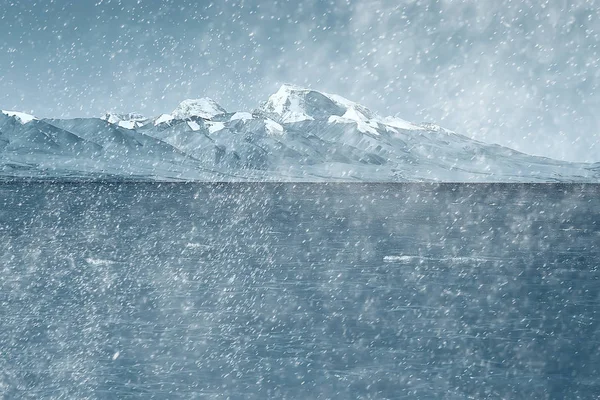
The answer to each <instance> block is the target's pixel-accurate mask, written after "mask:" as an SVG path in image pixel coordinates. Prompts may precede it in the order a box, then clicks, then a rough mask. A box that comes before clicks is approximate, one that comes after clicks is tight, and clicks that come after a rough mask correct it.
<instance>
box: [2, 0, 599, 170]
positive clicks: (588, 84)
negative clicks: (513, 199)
mask: <svg viewBox="0 0 600 400" xmlns="http://www.w3.org/2000/svg"><path fill="white" fill-rule="evenodd" d="M599 10H600V0H547V1H544V0H462V1H457V0H289V1H287V0H274V1H260V0H214V1H202V0H199V1H193V0H161V1H158V0H0V108H2V109H9V110H18V111H24V112H29V113H32V114H34V115H36V116H38V117H83V116H101V115H102V114H103V113H104V112H106V111H116V112H140V113H142V114H145V115H147V116H154V115H158V114H161V113H163V112H170V111H172V110H173V109H174V108H175V107H176V106H177V105H178V103H179V102H180V101H182V100H184V99H188V98H200V97H211V98H213V99H214V100H216V101H217V102H218V103H219V104H221V105H222V106H223V107H225V108H226V109H227V110H229V111H237V110H251V109H254V108H256V107H258V106H259V105H260V103H261V102H262V101H265V100H266V99H267V98H268V96H269V95H270V94H272V93H274V92H276V91H277V89H278V88H279V86H280V85H281V84H283V83H292V84H296V85H299V86H305V87H310V88H312V89H315V90H320V91H323V92H327V93H336V94H339V95H341V96H344V97H346V98H348V99H350V100H353V101H356V102H359V103H361V104H363V105H364V106H366V107H368V108H370V109H371V110H373V111H375V112H377V113H379V114H381V115H396V116H398V117H401V118H403V119H406V120H409V121H413V122H434V123H437V124H439V125H441V126H443V127H445V128H448V129H451V130H454V131H456V132H458V133H461V134H464V135H466V136H469V137H472V138H474V139H477V140H480V141H484V142H490V143H498V144H501V145H504V146H508V147H512V148H514V149H516V150H519V151H522V152H526V153H530V154H535V155H541V156H546V157H552V158H556V159H561V160H569V161H581V162H599V161H600V151H599V150H600V132H599V127H600V90H599V89H600V61H599V60H600V15H599V14H600V11H599Z"/></svg>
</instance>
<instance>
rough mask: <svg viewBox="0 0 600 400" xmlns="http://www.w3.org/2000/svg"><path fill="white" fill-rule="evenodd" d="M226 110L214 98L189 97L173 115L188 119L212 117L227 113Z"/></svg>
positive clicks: (176, 117) (177, 117)
mask: <svg viewBox="0 0 600 400" xmlns="http://www.w3.org/2000/svg"><path fill="white" fill-rule="evenodd" d="M226 112H227V111H225V109H224V108H223V107H221V106H220V105H219V104H218V103H217V102H216V101H214V100H213V99H210V98H208V97H203V98H200V99H188V100H184V101H182V102H181V103H180V104H179V106H177V108H176V109H175V110H174V111H173V112H172V113H171V115H172V116H173V117H174V118H175V119H186V118H190V117H200V118H204V119H211V118H213V117H214V116H216V115H219V114H225V113H226Z"/></svg>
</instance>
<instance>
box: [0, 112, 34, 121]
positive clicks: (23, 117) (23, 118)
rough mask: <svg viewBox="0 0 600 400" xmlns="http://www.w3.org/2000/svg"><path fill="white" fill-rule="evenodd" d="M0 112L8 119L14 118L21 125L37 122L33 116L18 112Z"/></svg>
mask: <svg viewBox="0 0 600 400" xmlns="http://www.w3.org/2000/svg"><path fill="white" fill-rule="evenodd" d="M0 112H2V114H4V115H8V116H9V117H15V118H16V119H17V120H18V121H19V122H20V123H22V124H26V123H28V122H31V121H33V120H37V118H36V117H34V116H33V115H29V114H25V113H22V112H19V111H7V110H0Z"/></svg>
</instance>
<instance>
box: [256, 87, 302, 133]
mask: <svg viewBox="0 0 600 400" xmlns="http://www.w3.org/2000/svg"><path fill="white" fill-rule="evenodd" d="M309 92H310V89H304V88H301V87H298V86H294V85H289V84H285V85H282V86H281V87H280V88H279V90H278V91H277V93H275V94H272V95H271V96H270V97H269V100H267V103H266V104H265V106H264V109H265V110H266V111H269V112H273V113H275V114H277V115H279V116H280V117H281V118H280V119H281V122H283V123H293V122H301V121H311V120H313V119H314V118H313V117H311V116H310V115H308V114H307V113H306V111H305V108H304V97H305V96H306V94H307V93H309Z"/></svg>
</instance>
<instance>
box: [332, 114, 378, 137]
mask: <svg viewBox="0 0 600 400" xmlns="http://www.w3.org/2000/svg"><path fill="white" fill-rule="evenodd" d="M328 122H330V123H334V124H335V123H340V124H347V123H356V127H357V129H358V130H359V131H361V132H362V133H369V134H371V135H376V136H378V135H379V132H378V131H377V128H378V125H377V122H376V121H375V120H371V119H369V118H367V117H366V116H365V115H363V114H362V113H361V112H360V111H358V110H357V109H356V108H354V107H350V108H348V110H347V111H346V113H345V114H344V115H342V116H341V117H339V116H337V115H332V116H331V117H329V120H328Z"/></svg>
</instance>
